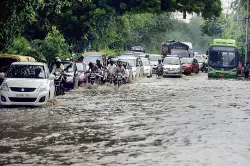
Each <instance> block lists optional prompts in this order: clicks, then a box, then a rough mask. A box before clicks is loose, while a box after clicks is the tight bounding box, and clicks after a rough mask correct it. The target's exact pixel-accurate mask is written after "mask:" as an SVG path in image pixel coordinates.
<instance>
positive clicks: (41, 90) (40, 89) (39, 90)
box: [38, 83, 47, 92]
mask: <svg viewBox="0 0 250 166" xmlns="http://www.w3.org/2000/svg"><path fill="white" fill-rule="evenodd" d="M46 90H47V85H46V84H45V83H42V85H40V86H39V88H38V92H43V91H46Z"/></svg>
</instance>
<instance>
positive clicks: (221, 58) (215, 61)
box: [209, 47, 238, 67]
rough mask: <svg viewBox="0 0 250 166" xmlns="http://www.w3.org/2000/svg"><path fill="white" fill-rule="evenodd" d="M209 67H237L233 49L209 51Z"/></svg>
mask: <svg viewBox="0 0 250 166" xmlns="http://www.w3.org/2000/svg"><path fill="white" fill-rule="evenodd" d="M209 65H211V66H215V67H234V66H237V65H238V63H237V60H236V54H235V52H234V49H232V48H231V49H230V47H228V48H227V47H224V48H220V49H218V50H217V49H214V50H212V51H210V55H209Z"/></svg>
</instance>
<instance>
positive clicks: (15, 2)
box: [0, 0, 35, 51]
mask: <svg viewBox="0 0 250 166" xmlns="http://www.w3.org/2000/svg"><path fill="white" fill-rule="evenodd" d="M32 4H33V3H32V1H31V0H1V1H0V51H1V50H2V49H3V48H4V47H5V45H6V44H7V43H9V42H11V40H12V39H14V38H15V37H17V36H19V35H20V33H21V32H22V30H23V28H24V26H23V25H24V24H25V22H32V21H34V15H35V14H34V11H33V8H32Z"/></svg>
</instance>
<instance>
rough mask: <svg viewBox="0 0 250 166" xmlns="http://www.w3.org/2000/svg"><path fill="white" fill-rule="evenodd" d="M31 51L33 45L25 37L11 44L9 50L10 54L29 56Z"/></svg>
mask: <svg viewBox="0 0 250 166" xmlns="http://www.w3.org/2000/svg"><path fill="white" fill-rule="evenodd" d="M30 50H31V45H30V43H29V42H28V40H27V39H25V38H24V37H19V38H16V39H15V40H13V41H12V42H11V44H10V45H9V48H8V50H7V53H8V54H20V55H27V53H28V52H29V51H30Z"/></svg>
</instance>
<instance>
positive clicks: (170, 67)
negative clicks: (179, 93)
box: [163, 57, 182, 77]
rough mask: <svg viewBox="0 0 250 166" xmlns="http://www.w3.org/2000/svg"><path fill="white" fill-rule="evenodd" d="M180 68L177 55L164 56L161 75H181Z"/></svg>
mask: <svg viewBox="0 0 250 166" xmlns="http://www.w3.org/2000/svg"><path fill="white" fill-rule="evenodd" d="M181 74H182V68H181V61H180V58H179V57H166V58H164V60H163V76H178V77H181Z"/></svg>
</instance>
